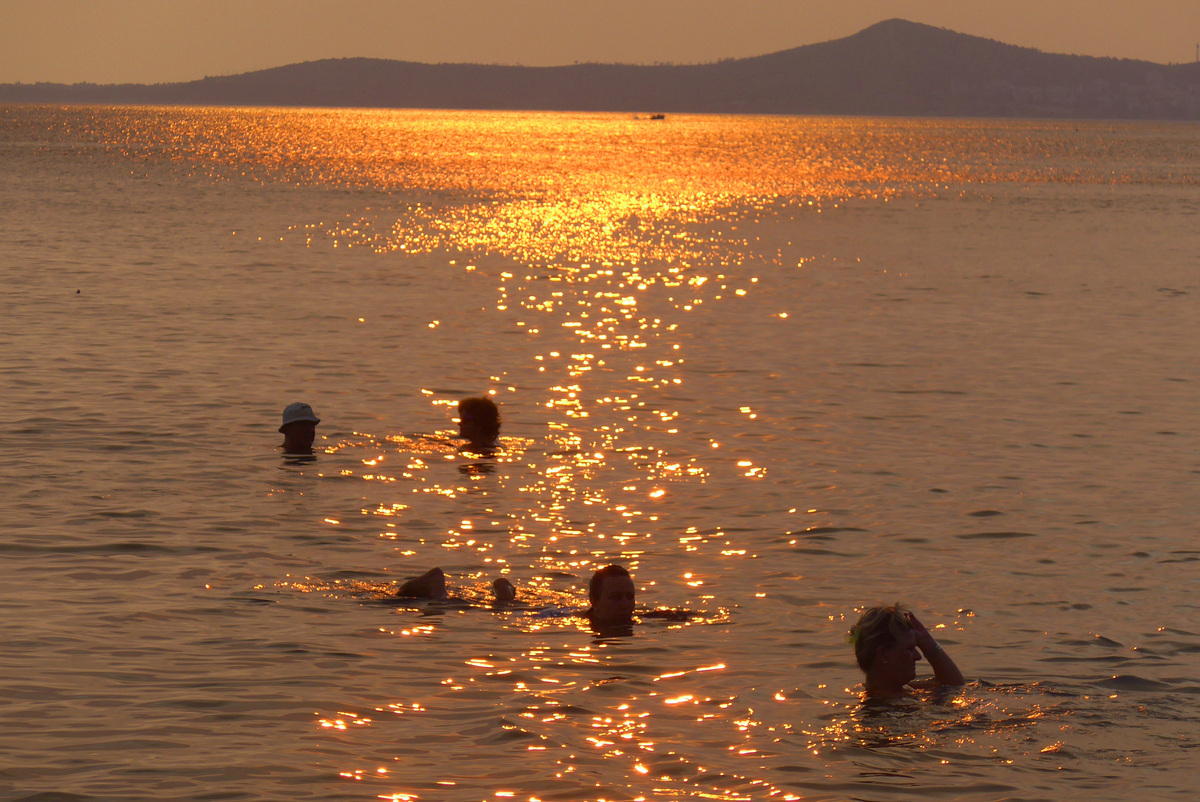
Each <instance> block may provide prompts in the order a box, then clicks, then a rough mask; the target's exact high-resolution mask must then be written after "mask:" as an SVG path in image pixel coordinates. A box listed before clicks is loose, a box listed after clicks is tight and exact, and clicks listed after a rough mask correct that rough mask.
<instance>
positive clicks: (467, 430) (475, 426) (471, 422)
mask: <svg viewBox="0 0 1200 802" xmlns="http://www.w3.org/2000/svg"><path fill="white" fill-rule="evenodd" d="M458 434H459V436H460V437H462V438H464V439H466V440H470V441H471V442H472V443H479V442H482V441H484V440H486V439H487V435H486V433H485V432H484V431H483V426H481V425H480V422H479V421H477V420H475V419H474V418H472V417H469V416H466V415H464V416H463V417H461V418H460V419H459V421H458Z"/></svg>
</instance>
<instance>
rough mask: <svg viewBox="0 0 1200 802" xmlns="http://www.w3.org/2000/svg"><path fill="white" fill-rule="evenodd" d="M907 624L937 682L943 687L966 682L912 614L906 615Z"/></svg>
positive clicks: (956, 667) (948, 656) (952, 662)
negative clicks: (915, 637)
mask: <svg viewBox="0 0 1200 802" xmlns="http://www.w3.org/2000/svg"><path fill="white" fill-rule="evenodd" d="M907 617H908V622H909V623H910V624H912V626H913V634H915V635H916V636H917V648H918V649H920V650H921V654H923V655H924V656H925V659H926V660H927V661H928V662H929V667H930V668H932V669H933V676H934V677H935V678H936V679H937V681H938V682H940V683H942V684H943V685H962V684H963V683H964V682H966V680H964V679H963V675H962V672H961V671H959V670H958V666H956V665H955V664H954V661H953V660H951V659H950V655H948V654H946V652H945V650H943V649H942V647H941V646H939V645H938V642H937V641H936V640H934V639H933V635H930V634H929V630H927V629H926V628H925V625H924V624H922V623H921V622H920V621H918V620H917V617H916V616H915V615H913V614H912V613H908V614H907Z"/></svg>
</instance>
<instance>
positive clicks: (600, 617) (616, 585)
mask: <svg viewBox="0 0 1200 802" xmlns="http://www.w3.org/2000/svg"><path fill="white" fill-rule="evenodd" d="M635 597H636V589H635V588H634V586H633V578H632V577H630V576H629V572H628V571H626V570H625V568H624V567H622V566H620V565H609V566H606V567H604V568H601V569H600V570H599V571H597V572H596V573H594V574H592V578H591V581H589V582H588V601H590V602H591V603H592V607H591V609H590V610H588V618H590V619H591V621H592V623H593V624H595V625H598V626H623V625H628V624H630V623H632V621H633V607H634V602H635Z"/></svg>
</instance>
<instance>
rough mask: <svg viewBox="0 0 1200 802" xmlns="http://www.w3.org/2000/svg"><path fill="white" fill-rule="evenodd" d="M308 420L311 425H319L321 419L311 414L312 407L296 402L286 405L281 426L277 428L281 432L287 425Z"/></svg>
mask: <svg viewBox="0 0 1200 802" xmlns="http://www.w3.org/2000/svg"><path fill="white" fill-rule="evenodd" d="M301 420H310V421H312V422H313V423H320V422H321V419H320V418H318V417H317V416H316V414H314V413H313V411H312V407H310V406H309V405H308V404H304V403H301V402H300V401H297V402H296V403H294V404H288V407H287V409H285V410H284V411H283V424H282V425H281V426H280V427H279V431H281V432H282V431H283V430H284V428H285V427H286V426H287V425H288V424H289V423H295V422H296V421H301Z"/></svg>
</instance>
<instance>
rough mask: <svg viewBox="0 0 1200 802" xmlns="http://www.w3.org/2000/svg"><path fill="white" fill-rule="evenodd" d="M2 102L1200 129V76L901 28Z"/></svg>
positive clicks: (26, 88)
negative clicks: (585, 60)
mask: <svg viewBox="0 0 1200 802" xmlns="http://www.w3.org/2000/svg"><path fill="white" fill-rule="evenodd" d="M0 103H6V104H11V103H49V104H113V105H179V106H209V105H221V106H298V107H348V108H427V109H492V110H531V111H532V110H540V111H608V112H629V113H633V114H654V113H677V114H679V113H713V114H788V115H827V114H828V115H872V116H919V117H1009V118H1064V119H1153V120H1200V63H1188V64H1155V63H1152V62H1147V61H1134V60H1130V59H1112V58H1096V57H1091V56H1072V55H1062V54H1051V53H1043V52H1041V51H1038V50H1034V49H1031V48H1024V47H1018V46H1015V45H1009V44H1004V43H1001V42H996V41H993V40H990V39H983V38H980V37H976V36H968V35H966V34H961V33H956V32H954V31H949V30H946V29H942V28H935V27H932V26H928V25H922V24H919V23H913V22H907V21H904V20H888V21H886V22H880V23H878V24H876V25H872V26H871V27H869V28H867V29H865V30H863V31H860V32H859V33H857V34H854V35H853V36H849V37H846V38H844V39H837V40H833V41H829V42H822V43H819V44H814V45H806V46H804V47H798V48H794V49H791V50H784V51H781V52H778V53H772V54H769V55H764V56H757V57H754V58H744V59H728V60H725V61H720V62H716V63H712V64H699V65H654V66H637V65H623V64H575V65H571V66H564V67H512V66H488V65H481V64H418V63H414V62H404V61H389V60H382V59H365V58H350V59H327V60H323V61H312V62H306V63H303V64H293V65H290V66H286V67H276V68H273V69H267V70H260V71H257V72H250V73H244V74H241V75H232V76H223V77H212V78H204V79H203V80H198V81H189V82H184V83H169V84H149V85H147V84H107V85H98V84H86V83H84V84H70V85H68V84H48V83H36V84H0Z"/></svg>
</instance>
